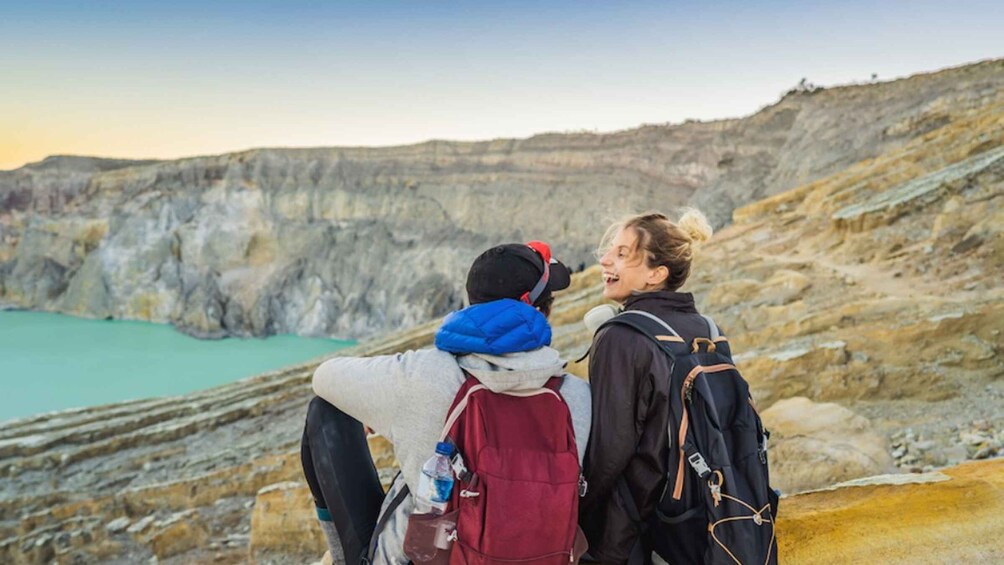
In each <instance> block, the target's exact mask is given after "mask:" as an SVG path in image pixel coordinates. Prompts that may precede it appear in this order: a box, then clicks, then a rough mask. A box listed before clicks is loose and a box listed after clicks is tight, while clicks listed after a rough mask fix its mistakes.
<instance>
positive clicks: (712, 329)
mask: <svg viewBox="0 0 1004 565" xmlns="http://www.w3.org/2000/svg"><path fill="white" fill-rule="evenodd" d="M701 317H702V318H704V321H705V322H707V323H708V334H709V335H711V341H718V340H719V339H723V338H724V337H725V336H723V335H722V332H720V331H719V330H718V324H716V323H715V321H714V320H712V319H711V316H706V315H704V314H701Z"/></svg>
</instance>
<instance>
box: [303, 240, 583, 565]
mask: <svg viewBox="0 0 1004 565" xmlns="http://www.w3.org/2000/svg"><path fill="white" fill-rule="evenodd" d="M569 284H570V275H569V271H568V268H567V267H566V266H565V265H564V264H563V263H561V262H560V261H558V260H557V259H555V258H554V257H552V255H551V250H550V247H548V245H547V244H545V243H543V242H539V241H533V242H530V243H526V244H523V243H508V244H504V245H498V246H495V247H492V248H491V249H488V250H487V251H485V252H484V253H482V254H481V255H479V256H478V257H477V259H475V260H474V263H473V264H472V265H471V268H470V270H469V271H468V274H467V285H466V288H467V295H468V299H469V301H470V303H471V305H470V306H468V307H466V308H463V309H461V310H459V311H457V312H454V313H452V314H450V315H449V316H447V317H446V319H445V320H444V321H443V325H442V327H440V329H439V331H438V332H437V333H436V339H435V344H436V348H435V349H423V350H419V351H408V352H406V353H401V354H397V355H385V356H379V357H368V358H361V357H356V358H353V357H336V358H333V359H329V360H328V361H325V362H324V363H322V364H321V365H320V366H319V367H318V368H317V370H316V371H315V372H314V378H313V389H314V392H315V393H316V394H317V397H316V398H314V399H313V400H312V401H311V403H310V406H309V408H308V412H307V422H306V426H305V429H304V433H303V440H302V442H301V459H302V463H303V469H304V474H305V476H306V479H307V483H308V485H309V486H310V490H311V494H312V495H313V498H314V503H315V506H316V507H317V514H318V518H319V519H320V522H321V527H322V529H323V530H324V532H325V536H326V538H327V540H328V544H329V547H330V548H331V550H332V554H333V556H334V555H337V547H338V545H339V541H340V545H341V548H342V551H343V552H344V556H345V560H346V562H347V563H361V562H372V563H401V564H405V563H407V562H408V558H407V557H406V556H405V555H404V550H403V545H404V534H405V530H406V529H407V525H408V517H409V516H410V514H411V512H412V510H413V508H414V503H413V501H412V499H411V496H410V495H403V496H404V498H403V499H402V500H403V502H400V503H399V504H398V505H397V506H396V507H393V508H392V506H393V505H392V504H391V501H393V500H395V499H396V498H400V497H398V496H397V495H398V494H399V493H403V492H404V487H406V486H407V487H408V490H409V491H411V492H414V491H415V489H416V487H417V486H418V479H419V475H420V473H421V467H422V464H423V463H424V462H425V460H426V459H427V458H428V457H429V456H430V455H431V454H432V453H433V450H434V448H435V446H436V442H437V441H438V439H439V435H440V432H441V431H442V427H443V421H444V419H445V418H446V413H447V411H448V410H449V408H450V404H451V403H452V402H453V399H454V397H455V396H456V394H457V391H458V390H460V387H461V386H462V385H463V383H464V380H465V372H466V373H469V374H471V375H472V376H474V377H475V378H477V379H478V380H479V381H480V382H481V383H482V384H484V385H485V386H486V387H487V388H489V389H491V390H492V391H494V392H511V391H521V390H530V389H539V388H541V387H542V386H543V385H544V383H545V382H547V380H548V379H549V378H551V377H553V376H559V375H560V376H563V377H564V383H563V385H562V387H561V394H562V396H563V397H564V399H565V402H566V404H567V405H568V408H569V411H570V413H571V415H572V424H573V428H574V433H575V442H576V445H577V447H578V454H579V462H580V464H581V462H582V456H583V454H584V452H585V445H586V441H587V440H588V438H589V426H590V405H591V400H590V393H589V385H588V384H587V383H586V382H585V381H583V380H581V379H579V378H577V377H574V376H571V375H568V374H566V373H565V372H564V366H565V362H564V361H563V360H562V359H561V358H560V357H559V355H558V352H557V351H555V350H554V349H552V348H551V347H549V345H550V342H551V328H550V325H549V324H548V322H547V315H548V314H549V313H550V308H551V304H552V302H553V300H554V298H553V294H552V293H553V292H556V291H559V290H563V289H565V288H568V285H569ZM362 422H365V423H366V425H367V426H370V427H371V428H372V429H373V430H374V431H376V432H377V433H379V434H381V435H383V436H384V437H385V438H387V439H388V440H390V441H391V442H392V443H393V444H394V454H395V456H396V457H397V460H398V461H399V462H400V464H401V474H400V475H398V476H397V478H396V479H395V480H394V483H393V484H392V485H391V488H390V490H389V492H388V493H387V494H386V496H385V495H384V492H383V489H382V488H381V486H380V481H379V479H378V477H377V472H376V469H375V467H374V465H373V461H372V459H371V457H370V454H369V450H368V447H367V442H366V435H365V431H364V426H363V424H362ZM378 524H379V526H378Z"/></svg>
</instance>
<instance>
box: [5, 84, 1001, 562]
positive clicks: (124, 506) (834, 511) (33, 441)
mask: <svg viewBox="0 0 1004 565" xmlns="http://www.w3.org/2000/svg"><path fill="white" fill-rule="evenodd" d="M862 88H863V87H862ZM864 90H867V89H863V91H864ZM944 111H945V112H946V114H945V115H946V116H948V118H947V120H948V121H947V122H944V123H941V121H939V123H940V125H939V126H938V127H934V128H928V127H927V126H924V127H923V128H922V129H928V131H926V132H924V133H922V134H919V135H917V136H915V137H913V139H912V140H910V141H908V142H904V143H901V144H898V145H897V146H896V147H895V148H893V149H891V150H889V151H886V152H885V153H883V154H882V155H880V156H877V157H875V158H870V159H866V160H863V161H860V162H857V163H855V164H853V165H851V166H849V167H846V168H844V169H842V170H841V171H839V172H837V173H835V174H832V175H829V176H826V177H823V178H820V179H818V180H815V181H813V182H810V183H808V184H803V185H801V186H798V187H796V188H794V189H792V190H789V191H787V192H783V193H780V194H777V195H775V196H772V197H769V198H766V199H762V200H760V201H758V202H755V203H752V204H749V205H747V206H744V207H741V208H739V209H737V210H736V211H735V214H734V222H733V223H732V225H730V226H729V227H727V228H725V229H723V230H721V231H719V232H718V233H717V234H716V235H715V237H714V238H713V239H712V240H711V241H710V242H709V243H708V244H707V245H706V247H705V249H704V250H703V251H702V253H701V254H700V257H699V259H698V262H697V263H696V264H695V266H694V269H693V275H692V279H691V280H690V281H689V282H688V283H687V288H686V290H690V291H692V292H694V293H695V294H696V295H697V296H698V298H699V302H700V304H701V308H702V310H703V311H705V312H707V313H709V314H711V315H712V316H714V317H715V318H716V320H717V321H718V322H719V325H721V326H722V327H723V328H724V330H725V332H726V334H727V335H728V336H729V338H730V340H731V342H732V344H733V347H734V351H736V352H737V354H738V355H737V357H736V361H737V363H738V364H739V366H740V368H741V369H742V371H743V373H744V375H745V376H746V377H747V378H748V379H749V381H750V383H751V385H752V390H753V393H754V395H755V397H756V399H757V402H758V403H759V406H760V408H761V410H762V411H763V413H764V418H765V419H766V420H767V423H768V425H769V426H773V427H774V428H775V429H776V430H777V432H778V434H777V436H776V437H775V439H776V440H777V441H775V442H774V443H773V445H772V447H771V457H772V461H773V466H774V470H775V478H776V480H777V482H778V484H781V485H783V486H784V487H785V489H786V490H787V492H788V493H789V494H792V493H795V492H796V491H800V490H804V489H811V488H817V487H821V486H826V485H828V484H832V483H834V482H838V481H845V480H849V479H853V478H855V477H859V476H862V475H868V474H881V473H885V472H888V471H896V470H899V471H903V472H916V473H921V472H925V471H926V472H930V471H932V470H933V469H936V468H942V467H944V466H947V465H954V464H957V463H959V462H962V461H965V460H968V459H984V458H993V457H996V456H999V455H1001V443H1002V440H1004V408H1002V406H1004V379H1002V378H1001V377H1002V375H1004V365H1002V362H1001V357H1000V347H1001V343H1002V340H1001V331H1002V330H1004V306H1002V304H1004V301H1002V292H1004V290H1002V286H1001V282H1000V281H1002V280H1004V236H1002V233H1001V230H1002V226H1004V216H1002V215H1001V214H1002V210H1004V206H1002V204H1004V103H1002V102H993V103H990V104H985V105H982V106H977V107H962V108H959V109H955V108H952V109H945V110H944ZM126 170H130V169H126ZM594 231H595V230H594ZM598 274H599V271H598V269H597V268H595V267H594V268H591V269H589V270H587V271H586V272H585V273H582V274H580V275H577V276H576V277H575V280H574V284H573V286H572V288H570V289H569V290H568V291H567V292H564V293H562V295H561V296H560V297H559V298H558V300H557V301H556V304H555V313H554V315H553V316H552V322H553V325H554V326H555V339H554V344H555V346H556V347H557V348H559V350H561V351H562V352H563V354H564V355H565V356H566V357H568V358H574V357H576V356H577V355H578V354H579V353H581V352H582V351H583V350H585V348H586V347H587V345H588V342H589V338H590V336H589V335H588V332H587V330H586V329H585V328H584V326H583V325H582V323H581V321H580V320H581V317H582V314H583V313H584V312H585V311H587V310H588V309H589V308H591V307H592V306H595V305H597V304H599V303H601V302H602V297H601V295H600V287H599V283H598V279H599V277H598ZM437 324H438V322H435V321H434V322H429V323H426V324H425V325H421V326H417V327H414V328H412V329H410V330H407V331H402V332H399V333H396V334H391V335H388V336H384V337H382V338H379V339H375V340H372V341H370V342H365V343H363V344H361V345H359V346H357V347H355V348H353V349H349V350H344V351H342V352H339V353H338V354H339V355H372V354H379V353H390V352H395V351H402V350H405V349H408V348H415V347H422V346H426V345H428V344H429V343H431V338H432V334H433V332H434V330H435V328H436V327H437ZM316 364H317V363H316V362H311V363H306V364H304V365H301V366H297V367H291V368H289V369H286V370H282V371H277V372H274V373H270V374H267V375H262V376H259V377H254V378H251V379H247V380H244V381H241V382H238V383H234V384H230V385H226V386H222V387H218V388H215V389H211V390H208V391H204V392H200V393H195V394H191V395H186V396H181V397H175V398H166V399H155V400H144V401H136V402H129V403H123V404H115V405H109V406H104V407H97V408H89V409H81V410H71V411H65V412H59V413H55V414H48V415H42V416H38V417H35V418H28V419H23V420H17V421H13V422H8V423H5V425H4V426H3V427H2V428H0V474H2V476H3V487H2V491H0V562H4V563H39V562H50V561H53V560H55V561H56V562H60V563H71V562H97V561H100V562H106V563H135V562H138V561H140V560H143V559H147V558H149V557H151V556H157V557H158V558H159V559H160V560H161V561H162V562H166V563H192V562H204V563H210V562H215V563H236V562H243V561H246V560H248V559H254V560H257V561H258V562H299V561H302V560H303V559H306V558H311V559H314V558H317V556H318V555H319V554H320V548H321V545H320V539H319V538H318V536H317V532H316V531H315V530H312V529H310V528H303V527H302V526H303V524H304V523H305V521H306V522H308V523H309V519H307V518H303V516H304V514H303V513H304V512H307V513H308V516H309V512H310V508H309V500H308V499H307V498H306V496H305V492H304V491H303V486H302V484H296V483H298V482H299V481H301V480H302V479H301V477H300V470H299V467H298V465H299V462H298V455H297V449H298V442H299V437H300V432H301V425H302V419H303V416H304V411H305V407H306V403H307V401H308V400H309V398H310V392H309V387H308V381H309V377H310V374H311V372H312V370H313V368H314V367H315V366H316ZM571 370H573V371H575V372H577V373H578V374H580V375H583V376H585V367H584V365H582V364H579V365H572V366H571ZM379 393H380V392H379V391H374V394H379ZM794 397H799V398H794ZM833 428H836V429H835V430H834V429H833ZM370 441H371V448H372V450H373V452H374V454H375V456H376V459H377V464H378V466H379V467H380V468H381V472H382V473H384V476H385V478H388V477H389V476H390V474H391V473H392V472H393V470H392V468H393V463H394V462H393V454H392V452H391V451H390V449H389V446H388V445H387V443H386V441H384V440H383V439H382V438H380V437H377V436H374V437H371V438H370ZM959 469H982V470H983V471H980V475H979V476H978V477H977V476H975V475H972V474H971V473H970V472H969V471H968V470H967V471H961V470H960V471H958V472H956V471H945V474H946V475H949V476H953V477H955V476H959V477H961V475H959V473H963V474H967V476H971V475H972V476H971V478H972V480H968V479H967V480H959V481H956V482H952V483H937V485H947V486H937V487H936V486H932V485H928V484H920V485H913V486H910V487H908V489H915V490H908V491H897V492H909V493H911V494H910V496H909V497H907V498H910V499H911V500H915V501H916V500H923V499H924V498H925V497H926V496H927V494H926V493H928V490H927V489H929V488H931V489H942V488H949V489H950V490H952V492H953V493H954V494H952V497H954V498H951V497H949V498H950V499H951V500H981V501H989V502H987V504H990V503H991V502H992V503H993V504H996V505H997V506H986V507H985V508H987V509H989V508H996V509H998V511H996V512H997V514H996V515H997V516H999V507H1000V487H999V485H1000V467H999V465H996V464H994V465H991V464H988V466H981V467H969V466H963V467H959ZM988 473H989V474H988ZM990 483H992V484H994V485H997V486H996V487H994V488H995V489H996V490H986V489H985V488H984V487H983V486H981V485H985V484H990ZM875 488H876V489H879V490H881V489H880V487H875ZM881 488H885V487H881ZM889 488H891V487H889ZM259 491H261V493H260V494H259ZM838 492H844V493H846V492H851V493H862V492H872V491H868V490H855V491H846V490H841V491H838ZM256 495H257V496H258V502H257V503H256V502H255V500H256ZM848 496H849V497H848ZM890 496H892V498H889V499H881V500H889V501H895V500H901V498H902V497H900V498H896V497H899V496H900V495H899V494H896V493H891V494H890ZM932 496H933V498H932V500H941V499H940V498H937V496H941V495H937V496H934V495H932ZM804 497H805V498H803V495H800V496H793V497H788V498H786V499H785V501H788V502H785V501H782V505H783V506H782V522H781V528H782V531H785V530H789V531H790V532H791V533H790V534H788V535H789V536H790V537H788V538H787V539H785V538H782V552H783V553H785V554H786V555H788V556H790V559H786V561H787V562H799V563H813V562H826V561H827V560H833V559H837V556H838V555H840V556H843V555H845V552H847V553H846V554H847V555H850V554H854V553H853V551H857V550H853V551H852V549H853V547H857V548H863V547H878V546H879V545H882V544H883V543H885V542H884V541H883V539H884V538H883V539H880V536H878V534H876V533H873V532H878V531H879V530H872V529H870V528H867V527H864V526H861V525H862V524H872V523H876V518H875V517H874V515H873V516H872V517H871V518H868V519H867V520H866V519H864V518H860V513H869V512H873V507H869V506H868V499H867V498H866V499H861V498H860V497H857V495H853V496H852V495H843V494H838V493H836V492H835V493H834V494H811V495H804ZM949 498H945V499H944V500H949ZM802 501H807V502H804V503H803V502H802ZM854 501H857V502H854ZM789 503H790V505H788V504H789ZM852 503H853V504H852ZM876 504H877V503H876ZM918 504H920V502H918ZM848 505H851V506H853V505H856V506H854V507H856V508H858V509H859V510H853V508H851V506H848ZM848 508H849V509H848ZM878 508H879V509H880V514H881V517H882V518H883V519H884V520H885V521H887V522H894V523H906V522H901V520H902V519H904V517H905V516H907V515H910V516H912V518H911V520H913V521H912V522H909V523H910V524H913V525H911V526H910V527H915V526H916V527H917V528H918V530H917V532H918V534H917V535H918V536H921V537H917V538H916V540H918V541H917V545H916V546H915V549H916V551H914V549H911V548H909V547H904V549H903V552H904V555H912V556H919V557H918V558H917V559H919V560H920V561H922V560H923V559H925V558H927V557H926V556H927V555H928V553H925V552H928V551H930V552H931V553H930V554H929V555H933V556H936V557H932V558H931V559H932V560H934V561H938V560H939V559H940V557H937V556H942V555H945V554H943V553H937V552H936V551H935V550H936V549H937V548H933V547H932V544H934V545H935V546H936V545H937V544H936V543H934V542H932V541H927V542H924V543H920V542H921V541H923V537H922V535H923V534H922V532H931V531H937V532H945V531H947V530H952V536H955V537H951V540H956V541H957V540H958V539H962V538H959V536H963V537H964V539H969V540H971V541H972V547H973V548H976V549H974V550H973V551H974V552H975V553H967V554H966V555H970V554H971V555H984V556H985V555H992V552H991V553H986V551H990V550H989V549H986V550H984V549H980V548H985V545H986V544H985V539H984V538H985V537H986V536H985V534H986V532H987V531H988V530H987V528H990V531H992V530H993V528H995V527H997V526H993V524H996V522H992V521H989V520H991V518H990V517H988V516H987V514H986V513H985V512H982V511H981V512H974V513H973V514H971V515H967V519H968V520H969V522H967V526H966V527H965V528H962V529H960V528H958V527H957V526H958V522H959V520H956V519H955V518H952V517H951V516H952V515H948V514H939V513H927V514H924V515H923V516H924V517H923V519H921V517H920V514H917V515H916V516H914V511H915V510H917V509H916V508H915V507H914V506H910V505H906V504H898V503H893V502H889V503H888V504H886V503H882V505H880V506H879V507H878ZM945 508H946V509H947V508H948V506H945ZM845 509H847V510H846V511H845ZM855 512H858V514H855ZM917 512H919V510H917ZM252 514H253V515H254V516H255V518H254V520H253V521H252ZM818 516H823V518H817V517H818ZM842 516H847V518H846V520H845V518H842ZM854 516H859V518H855V517H854ZM914 518H915V519H914ZM859 520H860V521H859ZM918 520H919V521H918ZM925 520H926V522H924V524H926V525H924V526H923V528H921V525H920V521H925ZM252 524H255V528H256V529H255V531H254V532H253V531H252ZM859 526H860V528H863V529H860V528H859ZM876 527H877V526H876ZM854 528H859V529H854ZM883 531H884V530H883ZM276 532H286V533H285V534H283V535H278V534H276ZM295 532H301V534H300V535H299V536H297V535H294V534H295ZM848 532H856V533H854V534H853V535H849V534H848ZM782 535H784V534H782ZM883 535H885V534H883ZM939 535H940V534H939ZM835 536H836V537H835ZM877 536H878V537H877ZM965 536H970V537H965ZM837 538H839V540H837ZM888 539H901V538H888ZM945 539H949V538H945ZM829 540H833V541H832V542H831V541H829ZM796 541H797V542H798V543H797V544H796ZM803 541H804V543H802V542H803ZM837 541H839V543H837ZM946 543H947V542H946ZM953 543H955V542H954V541H953ZM959 543H961V542H959ZM813 544H814V545H813ZM841 544H843V545H841ZM855 544H857V545H855ZM981 544H982V545H981ZM852 546H853V547H852ZM807 547H808V548H809V549H807ZM883 547H886V548H887V549H882V550H881V551H886V552H889V551H893V550H894V548H895V546H894V545H889V544H886V545H884V546H883ZM889 548H893V549H889ZM977 550H978V551H977ZM828 551H830V553H827V552H828ZM862 551H864V550H862ZM876 551H879V550H877V549H876ZM907 552H909V553H907ZM980 552H982V553H980ZM862 555H863V554H862ZM876 555H878V554H876ZM882 555H887V553H882ZM890 555H891V554H890ZM841 558H842V557H841ZM890 559H891V558H890ZM904 559H905V558H904ZM904 562H905V561H904ZM914 562H916V561H914Z"/></svg>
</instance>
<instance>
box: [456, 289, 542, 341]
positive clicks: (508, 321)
mask: <svg viewBox="0 0 1004 565" xmlns="http://www.w3.org/2000/svg"><path fill="white" fill-rule="evenodd" d="M550 344H551V326H550V325H549V324H548V323H547V318H545V317H544V315H543V314H541V313H540V311H538V310H537V309H536V308H534V307H533V306H530V305H529V304H525V303H523V302H520V301H518V300H512V299H509V298H503V299H502V300H493V301H491V302H483V303H481V304H475V305H473V306H468V307H467V308H464V309H463V310H458V311H456V312H454V313H452V314H450V315H449V316H447V317H446V319H445V320H443V326H442V327H441V328H439V331H437V332H436V348H437V349H441V350H443V351H448V352H450V353H455V354H458V355H463V354H467V353H488V354H490V355H502V354H504V353H514V352H517V351H531V350H534V349H538V348H540V347H543V346H545V345H550Z"/></svg>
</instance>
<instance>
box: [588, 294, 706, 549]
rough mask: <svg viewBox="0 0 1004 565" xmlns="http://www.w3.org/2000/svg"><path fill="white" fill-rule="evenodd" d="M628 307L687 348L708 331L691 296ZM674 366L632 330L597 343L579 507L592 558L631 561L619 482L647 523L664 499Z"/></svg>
mask: <svg viewBox="0 0 1004 565" xmlns="http://www.w3.org/2000/svg"><path fill="white" fill-rule="evenodd" d="M624 309H625V310H643V311H645V312H649V313H651V314H654V315H656V316H658V317H659V318H660V319H662V320H663V321H665V322H666V323H668V324H669V325H670V326H672V328H673V329H675V330H676V331H677V333H679V334H680V337H682V338H683V339H684V340H686V341H687V343H690V341H691V340H693V339H694V338H695V337H709V334H710V331H709V328H708V323H707V321H706V320H705V319H704V318H703V317H701V315H700V314H699V313H698V312H697V308H696V307H695V306H694V297H693V295H692V294H690V293H681V292H670V291H660V292H650V293H644V294H636V295H634V296H632V297H631V298H629V299H628V300H627V302H625V304H624ZM669 369H670V368H669V359H668V358H667V357H666V354H665V353H663V352H662V351H661V350H660V349H659V348H658V347H657V346H656V345H655V344H654V343H652V342H651V341H650V340H649V339H648V338H647V337H645V336H644V335H642V334H641V333H639V332H637V331H635V330H633V329H631V328H628V327H626V326H622V325H614V326H608V327H606V328H603V329H602V330H600V331H599V332H597V334H596V336H595V337H594V338H593V345H592V349H591V351H590V357H589V381H590V386H591V387H592V393H593V400H592V401H593V427H592V432H591V434H590V436H589V445H588V447H587V449H586V457H585V476H586V480H587V481H588V484H589V489H588V492H587V493H586V496H585V498H584V499H583V500H582V503H581V505H580V525H581V526H582V529H583V531H584V532H585V534H586V538H587V539H588V540H589V552H590V554H591V555H592V556H593V558H594V559H596V560H597V561H600V562H601V563H604V564H620V563H626V562H627V560H628V557H629V555H630V552H631V548H632V547H633V545H634V543H635V542H636V541H637V539H638V537H639V535H640V531H639V527H638V525H637V524H634V523H633V522H632V520H631V519H630V518H629V515H628V511H627V510H626V507H625V506H624V501H623V500H622V499H621V496H620V494H619V493H618V492H617V489H616V485H617V480H618V478H619V477H620V476H621V475H623V476H624V477H625V478H626V479H627V485H628V489H629V490H630V492H631V493H632V495H633V498H634V500H635V503H636V505H637V508H638V510H639V512H640V514H641V517H642V518H643V519H647V518H649V517H651V516H652V514H653V513H654V510H655V505H656V503H657V502H658V501H659V497H660V495H661V494H662V489H663V486H664V485H665V478H666V461H667V456H668V453H667V451H668V449H669V437H668V433H667V426H668V424H669V398H668V394H669V377H670V375H669Z"/></svg>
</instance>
